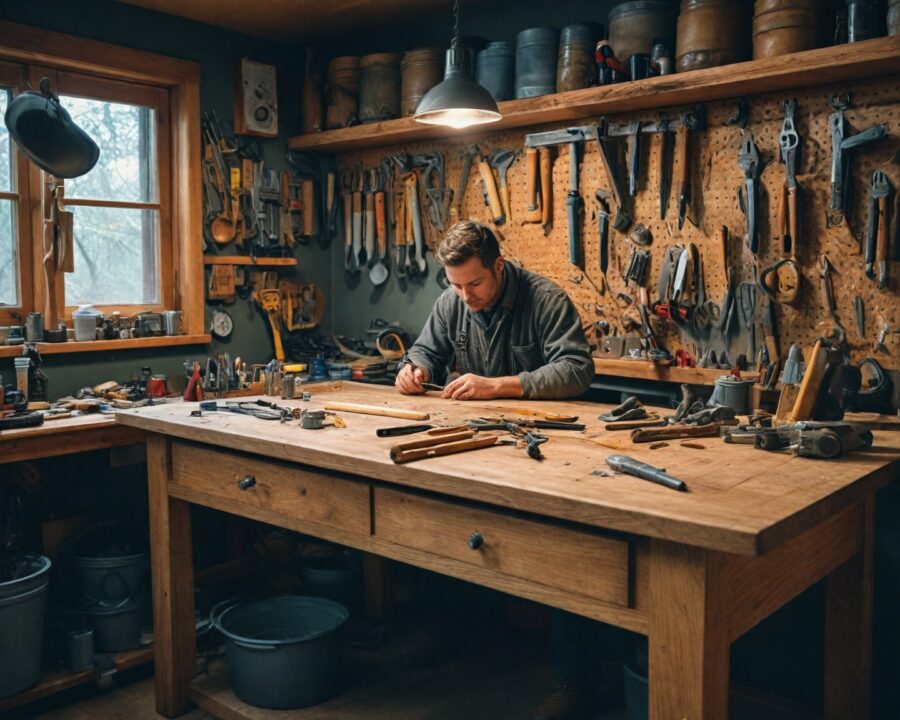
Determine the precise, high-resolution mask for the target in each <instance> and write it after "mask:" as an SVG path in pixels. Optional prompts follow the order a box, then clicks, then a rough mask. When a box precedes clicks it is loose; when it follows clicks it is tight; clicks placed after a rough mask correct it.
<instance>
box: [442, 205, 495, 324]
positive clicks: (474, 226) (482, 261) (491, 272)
mask: <svg viewBox="0 0 900 720" xmlns="http://www.w3.org/2000/svg"><path fill="white" fill-rule="evenodd" d="M435 257H437V259H438V262H439V263H441V265H443V266H444V272H446V273H447V280H448V281H449V283H450V285H451V287H452V288H453V289H454V290H455V291H456V294H457V295H458V296H459V297H460V299H462V301H463V302H464V303H465V304H466V305H468V306H469V309H470V310H473V311H475V312H479V311H481V310H484V309H486V308H488V307H490V306H491V305H494V304H495V303H496V302H497V301H498V300H499V299H500V295H501V293H502V292H503V264H504V263H505V262H506V261H505V260H504V259H503V256H502V255H501V254H500V244H499V243H498V242H497V238H496V237H494V233H492V232H491V230H490V228H488V227H486V226H484V225H482V224H481V223H477V222H473V221H471V220H467V221H465V222H458V223H456V225H454V226H453V227H451V228H450V229H449V230H448V231H447V232H446V233H445V234H444V237H443V238H442V239H441V242H440V245H438V248H437V251H436V252H435Z"/></svg>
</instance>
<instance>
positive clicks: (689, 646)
mask: <svg viewBox="0 0 900 720" xmlns="http://www.w3.org/2000/svg"><path fill="white" fill-rule="evenodd" d="M714 555H715V554H714V553H709V552H707V551H705V550H702V549H699V548H694V547H690V546H687V545H678V544H675V543H670V542H666V541H663V540H654V541H652V542H651V550H650V607H649V628H648V630H649V632H648V641H649V653H650V676H649V679H650V687H649V691H650V720H726V718H727V717H728V674H729V667H728V660H729V656H728V655H729V647H730V641H729V638H728V625H727V615H726V613H725V608H724V607H722V603H721V602H720V601H721V599H722V597H723V595H722V593H721V592H719V589H718V582H719V580H718V578H719V575H718V574H717V567H718V563H716V562H715V556H714Z"/></svg>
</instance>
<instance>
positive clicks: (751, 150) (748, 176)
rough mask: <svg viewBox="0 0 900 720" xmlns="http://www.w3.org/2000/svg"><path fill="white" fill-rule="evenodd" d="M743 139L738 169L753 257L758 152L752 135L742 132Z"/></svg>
mask: <svg viewBox="0 0 900 720" xmlns="http://www.w3.org/2000/svg"><path fill="white" fill-rule="evenodd" d="M742 132H743V133H744V139H743V141H742V142H741V151H740V153H739V154H738V167H740V169H741V170H742V171H743V173H744V213H745V214H746V216H747V246H748V247H749V248H750V252H752V253H753V254H754V255H756V253H757V252H758V251H759V233H758V229H757V219H758V213H759V207H758V206H759V173H760V162H759V150H758V149H757V147H756V143H755V142H754V141H753V134H752V133H750V132H749V131H748V130H743V131H742Z"/></svg>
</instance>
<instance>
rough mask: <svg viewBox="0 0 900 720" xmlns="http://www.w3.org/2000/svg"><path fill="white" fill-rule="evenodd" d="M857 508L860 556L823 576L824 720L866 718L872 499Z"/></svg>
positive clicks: (872, 519)
mask: <svg viewBox="0 0 900 720" xmlns="http://www.w3.org/2000/svg"><path fill="white" fill-rule="evenodd" d="M861 502H863V512H862V517H863V522H862V524H861V527H860V532H861V533H862V535H863V537H862V540H861V542H860V546H861V548H862V549H861V551H860V552H859V553H858V554H857V555H856V556H854V557H853V558H852V559H851V560H849V561H848V562H846V563H844V564H843V565H841V566H840V567H839V568H838V569H837V570H835V571H834V572H832V573H831V574H830V575H829V576H828V581H827V583H828V592H827V596H826V606H825V719H826V720H865V719H866V718H868V717H869V716H870V705H871V686H870V680H871V678H870V675H871V671H872V588H873V584H872V559H873V556H872V552H873V542H874V530H875V496H874V494H870V495H869V496H868V497H867V498H866V499H864V500H862V501H861Z"/></svg>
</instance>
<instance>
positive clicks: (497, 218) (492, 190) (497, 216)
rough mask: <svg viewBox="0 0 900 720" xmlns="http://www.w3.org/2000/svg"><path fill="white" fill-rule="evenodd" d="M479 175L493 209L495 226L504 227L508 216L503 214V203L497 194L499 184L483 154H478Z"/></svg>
mask: <svg viewBox="0 0 900 720" xmlns="http://www.w3.org/2000/svg"><path fill="white" fill-rule="evenodd" d="M478 174H479V175H481V182H482V184H483V185H484V194H485V197H486V198H487V200H488V204H489V205H490V208H491V215H493V221H494V224H495V225H502V224H503V223H504V222H505V221H506V214H505V213H504V212H503V203H502V202H501V201H500V193H498V192H497V183H496V182H495V180H494V173H493V171H492V170H491V166H490V164H488V161H487V159H486V158H485V157H484V155H482V154H481V153H479V154H478Z"/></svg>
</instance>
